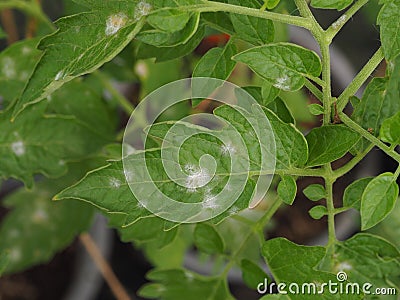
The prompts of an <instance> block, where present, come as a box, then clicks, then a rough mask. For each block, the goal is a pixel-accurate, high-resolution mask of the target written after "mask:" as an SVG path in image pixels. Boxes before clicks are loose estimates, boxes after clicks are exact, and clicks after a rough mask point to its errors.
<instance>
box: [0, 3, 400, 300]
mask: <svg viewBox="0 0 400 300" xmlns="http://www.w3.org/2000/svg"><path fill="white" fill-rule="evenodd" d="M74 2H75V4H73V3H72V2H70V1H65V7H66V16H64V17H62V18H60V19H58V20H57V21H55V22H54V23H53V22H52V21H50V20H49V19H48V17H47V16H46V15H45V14H44V13H43V11H42V9H41V7H40V1H33V0H32V1H25V0H3V1H2V2H0V10H2V11H3V12H4V13H3V15H2V16H3V18H2V23H3V30H1V31H0V37H3V38H7V39H8V42H9V44H10V45H9V47H7V48H6V49H4V50H3V51H2V52H1V53H0V99H1V100H0V104H1V107H0V109H1V111H0V125H1V127H0V128H1V131H0V175H1V177H2V178H3V179H8V178H14V179H17V180H20V181H22V182H23V183H24V185H25V187H23V188H20V189H18V190H17V191H14V192H12V193H10V194H9V195H7V197H6V198H5V199H4V201H3V205H4V206H6V207H7V208H9V209H10V212H8V213H7V215H6V217H5V218H4V219H3V221H2V223H1V227H0V272H4V273H6V274H7V273H14V272H18V271H21V270H24V269H26V268H28V267H30V266H33V265H36V264H39V263H42V262H46V261H48V260H50V259H51V257H52V256H53V255H54V254H55V253H56V252H58V251H60V250H61V249H64V248H65V247H66V246H68V245H69V244H70V243H71V242H72V241H73V239H74V238H75V237H76V236H77V235H79V234H80V233H81V232H84V231H85V230H87V229H88V228H89V227H90V225H91V217H92V215H93V213H94V212H95V211H100V212H101V213H103V214H104V215H105V216H106V217H107V219H108V221H109V224H110V226H112V227H114V228H116V229H117V230H118V231H119V234H120V238H121V240H122V241H125V242H131V243H133V244H134V245H135V246H136V247H139V248H140V249H142V250H143V251H144V253H145V254H146V255H147V257H148V258H149V260H150V261H151V262H152V264H153V265H154V269H153V270H151V271H150V272H149V273H148V280H149V282H148V283H147V284H145V285H144V286H143V287H142V288H141V289H140V290H139V291H138V294H139V295H141V296H143V297H145V298H157V299H174V300H176V299H233V296H232V294H231V291H230V289H229V285H228V283H229V282H228V277H229V276H228V274H229V272H230V270H231V269H233V268H240V270H241V272H242V276H243V281H244V283H245V284H246V285H248V286H249V287H250V288H252V289H255V290H258V292H259V293H261V294H262V292H265V291H267V289H264V288H266V286H267V285H268V284H271V283H274V284H275V287H277V289H278V291H280V292H281V293H280V294H267V295H261V294H260V297H262V299H313V297H315V295H316V293H319V294H321V296H322V297H324V298H325V299H339V298H340V299H342V298H343V299H361V298H363V297H365V298H366V299H375V298H374V297H378V298H379V297H382V298H383V297H384V298H388V299H397V297H398V296H397V295H396V293H397V294H398V291H399V290H398V289H399V287H400V252H399V248H398V246H399V245H398V239H399V234H398V232H397V233H396V232H394V233H391V234H390V236H389V238H388V239H386V237H385V238H384V237H382V236H380V235H379V233H378V234H377V233H371V232H370V230H371V229H372V230H374V228H375V229H376V228H377V226H379V224H382V222H387V221H388V220H391V221H390V223H388V224H389V225H387V226H389V227H391V226H396V225H395V220H396V218H395V217H393V216H394V214H395V213H396V211H395V207H396V201H397V199H398V195H399V187H398V184H397V182H396V181H397V180H398V178H399V175H400V166H399V163H400V153H399V152H398V147H397V146H398V145H399V143H400V100H399V99H400V95H399V92H400V55H399V54H400V34H399V28H400V1H399V0H385V1H382V3H381V4H380V7H379V9H380V11H379V14H378V16H377V20H376V24H377V25H378V26H379V30H380V40H381V47H380V48H379V49H378V50H377V51H376V52H375V54H374V55H373V56H372V57H371V58H370V60H369V61H368V62H367V63H366V64H365V65H364V67H363V68H362V69H361V70H360V72H359V73H358V74H357V76H356V77H355V78H354V80H353V81H352V82H351V83H350V84H349V85H348V86H347V87H346V89H345V90H344V91H343V92H342V93H341V94H340V95H339V96H338V97H334V96H333V93H332V82H331V77H332V74H331V72H332V69H331V64H333V63H335V62H334V61H331V57H330V46H331V44H332V42H333V40H334V39H335V37H336V36H337V35H338V34H339V32H341V30H342V28H343V27H344V26H345V25H346V24H347V23H348V22H349V21H350V20H352V17H353V16H354V15H355V14H356V13H357V12H359V10H360V9H361V8H362V7H363V6H364V5H366V4H367V3H368V0H357V1H352V0H311V1H310V3H308V2H307V1H305V0H294V3H292V1H283V0H282V1H279V0H272V1H271V0H265V1H258V0H243V1H238V0H225V1H207V0H174V1H172V0H165V1H155V0H141V1H137V0H118V1H117V0H109V1H99V0H74ZM311 8H313V9H322V10H337V11H342V10H345V9H346V11H345V12H344V13H343V14H342V15H341V16H340V17H339V18H338V19H337V20H336V21H335V22H333V23H332V24H331V25H330V26H328V27H327V28H322V26H321V25H320V24H319V22H318V21H317V20H316V18H315V17H314V14H313V11H312V10H311ZM10 9H19V10H21V11H23V12H24V13H25V14H26V15H27V18H26V20H27V22H26V23H27V25H26V38H25V39H24V40H22V41H18V42H15V40H17V39H18V37H16V36H15V35H16V34H18V30H13V29H15V24H13V21H12V20H11V21H10V18H9V17H10V12H12V11H11V10H10ZM287 11H291V12H292V14H288V13H287ZM7 16H8V17H7ZM13 25H14V28H13ZM286 25H291V26H297V27H301V28H304V29H306V30H308V31H309V32H310V33H311V34H312V35H313V37H314V38H315V40H316V41H317V43H318V45H319V47H320V55H319V54H317V53H315V52H314V51H312V50H310V49H307V48H304V47H302V46H299V45H296V44H293V43H290V42H276V41H277V40H280V39H279V37H277V36H276V34H275V32H278V31H279V30H278V28H282V26H286ZM200 44H201V45H202V47H199V45H200ZM196 49H197V50H196ZM383 61H385V62H386V64H387V68H386V73H385V76H384V77H376V78H373V79H371V80H370V76H371V75H372V74H373V73H374V71H375V70H376V69H377V67H378V66H379V65H380V64H381V63H382V62H383ZM244 66H245V67H244ZM243 68H244V69H243ZM243 70H245V71H243ZM250 72H251V75H249V74H250ZM190 77H192V78H193V81H189V82H190V83H191V84H192V86H191V89H192V90H191V91H190V92H191V94H190V95H191V96H192V98H193V99H185V100H187V101H186V102H185V101H182V102H181V103H175V102H174V103H172V102H171V105H170V106H171V107H165V108H168V110H167V109H165V111H163V112H162V114H160V115H156V114H154V118H153V119H151V118H152V117H149V115H148V113H147V111H142V107H144V108H146V109H148V111H150V112H151V111H154V110H158V109H159V108H160V107H164V105H165V103H167V102H168V101H169V100H168V99H169V98H171V97H172V98H173V97H174V96H177V94H178V93H179V92H180V89H179V88H178V87H181V85H177V86H176V85H168V84H169V83H171V82H175V81H176V80H179V79H184V78H190ZM198 78H203V79H202V80H203V81H197V79H198ZM207 78H208V79H207ZM210 78H211V79H210ZM218 80H219V81H218ZM225 80H228V81H234V82H235V83H239V85H241V88H239V87H238V86H236V87H235V88H234V90H235V92H236V96H237V98H238V99H239V98H240V97H241V96H240V95H242V96H243V95H245V96H244V97H250V98H251V99H252V100H254V102H251V103H252V104H251V105H249V106H247V107H245V108H244V107H242V106H241V105H239V104H240V99H239V100H238V102H229V101H228V102H225V101H219V103H218V104H214V102H213V101H212V100H216V99H215V98H213V96H212V94H213V92H214V90H215V89H218V88H220V86H221V85H223V84H224V83H223V82H224V81H225ZM116 81H124V82H130V83H132V82H134V83H137V85H136V88H137V89H136V90H135V93H134V94H135V96H134V97H130V98H129V97H128V98H129V99H127V98H126V95H124V94H123V93H122V92H121V91H120V90H119V89H118V88H117V87H116V85H115V82H116ZM180 82H184V81H180ZM363 84H367V87H366V89H365V91H364V93H363V95H362V97H361V99H358V98H357V97H356V96H355V94H356V92H357V91H358V90H359V89H360V88H361V87H362V85H363ZM164 85H165V86H164ZM189 85H190V84H189ZM163 86H164V87H163ZM160 87H161V89H162V90H161V91H162V92H158V94H157V92H155V93H156V94H151V92H153V91H155V90H157V88H160ZM165 87H166V89H165ZM168 87H169V89H168ZM172 87H173V88H172ZM159 91H160V90H159ZM299 91H306V92H307V93H310V94H312V96H313V97H314V98H315V99H316V101H317V102H318V103H313V104H310V105H308V109H309V110H310V112H311V114H313V115H315V116H318V117H319V118H320V121H321V122H319V123H316V124H315V126H314V127H313V128H312V129H311V130H310V131H308V132H305V131H304V130H302V128H301V126H300V125H299V124H296V120H295V118H294V117H293V114H292V112H291V111H290V108H288V106H287V105H286V103H285V101H283V100H282V98H283V95H284V94H285V95H286V97H295V96H294V95H296V93H299ZM148 95H150V96H149V97H147V98H146V96H148ZM152 95H153V96H152ZM152 97H153V98H152ZM232 97H233V96H232ZM189 98H190V97H189ZM142 99H144V100H142ZM155 99H156V100H155ZM217 100H219V99H217ZM217 102H218V101H217ZM221 102H223V103H221ZM168 103H169V102H168ZM146 105H147V106H146ZM305 105H307V104H305ZM200 112H205V113H208V114H209V115H211V116H213V118H215V119H217V120H223V121H225V122H227V123H228V124H229V126H227V127H223V128H222V129H221V128H218V129H215V128H212V126H211V127H210V128H209V127H206V126H202V123H201V122H200V121H199V120H197V123H196V116H197V117H199V116H198V114H199V113H200ZM293 113H295V112H293ZM149 114H151V113H149ZM131 115H132V116H134V118H133V119H134V121H133V124H132V117H131V121H130V126H126V120H127V118H128V117H130V116H131ZM186 116H191V117H192V119H187V118H186ZM147 118H148V119H147ZM199 118H200V117H199ZM150 119H151V120H150ZM181 119H182V120H183V121H182V120H181ZM149 120H150V122H149ZM178 120H179V121H178ZM189 120H192V121H193V120H194V124H190V123H189ZM207 120H208V119H207ZM210 120H211V119H210ZM213 120H214V119H213ZM121 124H122V125H121ZM136 125H137V126H138V127H135V126H136ZM125 126H126V130H125ZM137 128H140V129H143V130H144V131H142V130H137ZM130 130H133V132H134V134H133V136H134V137H141V136H142V135H143V134H144V133H145V134H146V139H145V140H144V144H143V147H142V148H140V147H136V144H129V143H128V142H129V139H127V136H129V135H130V134H132V133H131V132H130ZM135 130H136V131H135ZM124 132H125V134H124ZM171 132H172V133H171ZM221 132H222V133H221ZM271 137H273V141H272V142H271V140H270V139H269V138H271ZM175 143H177V144H175ZM375 149H379V150H380V151H382V152H383V153H385V155H387V156H388V157H390V158H391V159H392V160H393V161H395V163H396V166H397V169H396V170H395V171H394V172H389V171H388V172H384V173H382V174H379V175H378V176H375V177H367V178H360V179H357V180H355V181H353V182H351V183H350V184H348V186H347V188H346V189H345V190H344V196H343V199H340V200H341V201H339V204H338V202H334V198H335V195H334V192H333V188H334V185H335V183H336V182H337V180H338V179H340V178H342V177H343V176H345V175H346V174H348V173H349V172H351V171H352V170H353V168H355V167H356V166H357V165H358V164H359V163H360V162H362V160H363V159H364V158H365V157H366V155H367V154H368V153H370V152H371V151H374V150H375ZM264 155H267V156H268V155H269V156H268V157H269V158H271V157H272V156H273V159H272V160H271V161H272V162H273V166H271V165H269V164H268V163H267V164H265V162H264V159H265V157H264ZM244 156H246V158H245V159H244V158H243V157H244ZM345 156H346V157H350V158H349V159H347V160H346V161H345V162H344V163H341V165H340V166H339V167H337V164H335V162H337V161H338V160H341V159H342V158H343V157H345ZM211 158H212V159H211ZM266 175H267V178H268V180H267V181H263V180H261V179H262V178H264V176H266ZM268 176H269V177H268ZM306 177H307V178H308V177H310V178H313V177H316V178H320V179H321V180H322V182H323V184H317V183H315V184H311V185H309V186H307V187H306V188H305V189H304V190H302V191H300V192H302V193H304V195H305V196H306V197H307V198H308V199H309V200H310V201H314V202H317V201H318V202H317V203H315V205H314V207H313V208H312V209H311V210H310V211H309V215H310V218H312V219H322V218H323V219H326V224H327V229H328V241H327V243H326V244H325V245H324V246H306V245H301V244H296V243H294V242H292V241H290V240H288V239H286V238H284V237H277V238H268V237H266V236H265V228H266V227H268V226H270V224H271V219H272V218H273V216H274V215H275V213H276V212H277V211H278V210H279V209H280V208H282V207H286V208H287V210H286V211H287V214H289V215H290V212H291V210H290V206H291V205H292V204H293V203H294V202H295V201H297V200H296V194H297V193H298V191H297V190H298V185H297V181H298V180H299V179H301V178H306ZM239 179H240V180H239ZM270 181H272V186H271V188H270V189H269V191H268V192H266V191H265V193H261V194H260V193H259V188H264V189H268V186H269V184H270ZM218 197H220V198H218ZM170 199H173V200H174V202H171V203H172V204H166V203H167V202H166V201H167V200H170ZM218 199H223V201H225V202H223V204H224V205H226V207H223V208H221V204H220V203H219V202H218V201H219V200H218ZM336 200H337V199H336ZM221 201H222V200H221ZM168 203H169V202H168ZM221 203H222V202H221ZM227 203H228V204H227ZM169 205H171V206H169ZM189 207H190V209H189ZM193 207H195V208H193ZM199 207H200V208H199ZM220 208H221V209H220ZM192 209H193V210H192ZM197 209H199V210H197ZM348 210H356V211H358V212H359V217H360V219H359V220H360V224H361V229H360V232H359V233H357V234H355V235H354V236H352V237H350V238H348V239H346V240H339V239H338V238H337V235H336V228H335V221H336V219H335V217H336V216H337V215H339V214H342V213H344V212H346V211H348ZM167 211H168V213H167ZM185 213H188V214H187V215H185ZM386 224H387V223H386ZM391 224H393V225H391ZM193 245H194V246H195V247H196V249H197V251H199V252H201V253H203V254H205V255H207V256H209V257H212V258H213V259H214V260H213V261H214V262H215V270H214V272H212V273H211V274H208V275H202V274H198V273H196V272H194V271H193V270H189V269H187V268H185V267H184V266H183V258H184V256H185V253H186V252H187V251H188V249H190V248H191V246H193ZM262 260H264V261H265V263H266V266H267V267H268V270H269V271H270V272H266V269H265V268H264V269H263V267H262V266H263V264H262ZM218 262H219V263H218ZM221 266H222V267H221ZM132 272H134V270H132ZM267 283H268V284H267ZM328 283H329V284H332V285H333V287H340V286H341V287H342V290H340V291H338V290H336V292H335V290H332V289H330V288H332V287H331V286H330V285H329V284H328ZM296 284H297V285H298V286H300V287H304V285H305V286H306V287H308V288H310V289H311V290H308V293H306V292H304V291H303V292H301V289H300V290H297V292H296V290H295V291H293V290H292V289H290V288H288V287H292V288H293V287H294V286H295V285H296ZM349 284H350V286H351V284H353V286H352V287H353V288H354V284H357V285H359V286H360V287H365V286H366V285H369V288H368V289H366V288H362V289H360V290H357V291H354V290H352V291H353V292H348V291H347V290H346V291H347V292H346V291H343V286H345V289H346V288H348V287H349ZM310 286H311V287H310ZM312 288H314V292H313V291H312ZM263 289H264V290H263ZM377 289H385V290H384V291H386V294H391V295H385V296H382V295H377V294H376V291H377ZM268 291H272V290H268ZM273 291H274V292H276V289H274V290H273ZM381 291H382V290H381ZM370 293H371V294H370Z"/></svg>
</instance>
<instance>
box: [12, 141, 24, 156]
mask: <svg viewBox="0 0 400 300" xmlns="http://www.w3.org/2000/svg"><path fill="white" fill-rule="evenodd" d="M11 150H12V151H13V152H14V154H15V155H16V156H22V155H24V154H25V144H24V142H23V141H16V142H14V143H12V144H11Z"/></svg>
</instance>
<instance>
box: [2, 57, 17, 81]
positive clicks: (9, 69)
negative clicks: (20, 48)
mask: <svg viewBox="0 0 400 300" xmlns="http://www.w3.org/2000/svg"><path fill="white" fill-rule="evenodd" d="M1 64H2V73H3V74H4V76H5V77H6V78H8V79H13V78H15V76H16V75H17V72H16V70H15V62H14V60H13V59H12V58H11V57H5V58H3V60H2V62H1Z"/></svg>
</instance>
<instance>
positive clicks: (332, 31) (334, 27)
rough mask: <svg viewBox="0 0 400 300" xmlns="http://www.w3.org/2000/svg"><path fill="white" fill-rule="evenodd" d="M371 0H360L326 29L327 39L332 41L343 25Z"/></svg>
mask: <svg viewBox="0 0 400 300" xmlns="http://www.w3.org/2000/svg"><path fill="white" fill-rule="evenodd" d="M368 1H369V0H358V1H357V2H356V3H354V5H353V6H351V7H350V8H349V9H348V10H347V11H346V12H345V13H344V14H343V15H342V16H341V17H339V18H338V19H337V20H336V21H335V22H333V23H332V24H331V26H329V28H328V29H327V30H326V36H325V37H326V39H327V40H329V41H332V40H333V39H334V37H335V36H336V35H337V34H338V32H339V31H340V30H341V29H342V27H343V26H344V25H345V24H346V23H347V22H348V21H349V20H350V19H351V18H352V17H353V16H354V15H355V14H356V13H357V12H358V11H359V10H360V9H361V8H362V7H363V6H364V5H365V4H367V3H368Z"/></svg>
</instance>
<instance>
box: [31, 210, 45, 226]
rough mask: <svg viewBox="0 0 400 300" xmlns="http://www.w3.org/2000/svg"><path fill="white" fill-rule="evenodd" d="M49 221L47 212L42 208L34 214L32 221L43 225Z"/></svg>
mask: <svg viewBox="0 0 400 300" xmlns="http://www.w3.org/2000/svg"><path fill="white" fill-rule="evenodd" d="M48 219H49V216H48V214H47V212H46V211H45V210H44V209H42V208H37V209H36V210H35V212H34V213H33V216H32V220H33V222H34V223H43V222H46V221H47V220H48Z"/></svg>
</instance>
